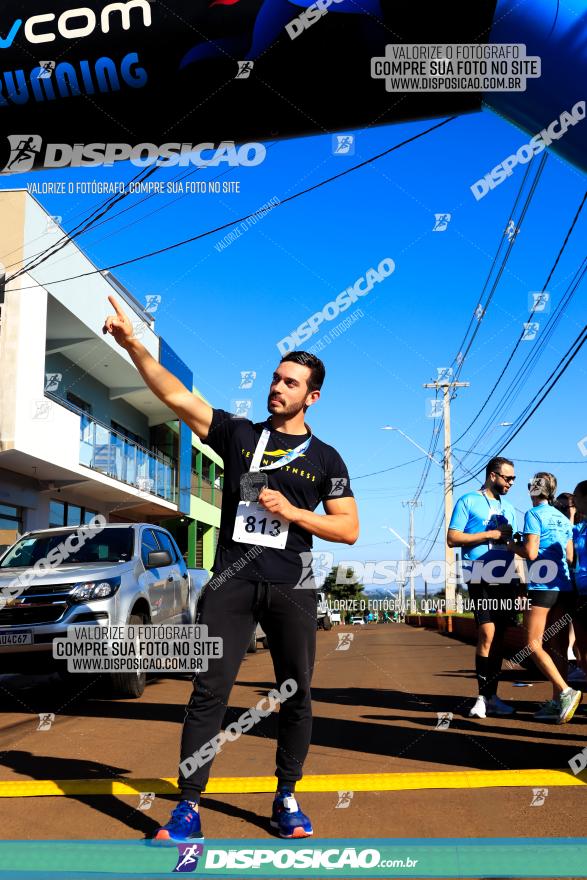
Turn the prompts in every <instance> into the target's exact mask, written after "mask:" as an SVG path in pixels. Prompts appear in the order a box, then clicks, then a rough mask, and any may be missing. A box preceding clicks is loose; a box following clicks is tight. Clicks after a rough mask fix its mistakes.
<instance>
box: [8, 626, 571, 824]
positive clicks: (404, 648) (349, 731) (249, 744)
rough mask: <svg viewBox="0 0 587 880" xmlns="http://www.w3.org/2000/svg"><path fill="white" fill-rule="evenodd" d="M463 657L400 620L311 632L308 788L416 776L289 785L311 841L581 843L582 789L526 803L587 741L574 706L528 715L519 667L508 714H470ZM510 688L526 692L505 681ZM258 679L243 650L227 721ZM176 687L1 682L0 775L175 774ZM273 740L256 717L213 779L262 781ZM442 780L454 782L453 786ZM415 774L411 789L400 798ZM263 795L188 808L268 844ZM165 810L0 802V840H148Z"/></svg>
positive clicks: (166, 806)
mask: <svg viewBox="0 0 587 880" xmlns="http://www.w3.org/2000/svg"><path fill="white" fill-rule="evenodd" d="M343 632H352V635H353V639H352V641H351V642H350V646H349V647H348V649H347V650H337V646H338V645H339V637H340V634H341V633H343ZM473 653H474V649H473V648H472V647H470V646H468V645H464V644H461V643H460V642H457V641H455V640H453V639H451V638H448V637H446V636H442V635H439V634H437V633H434V632H430V631H426V630H417V629H413V628H411V627H408V626H403V625H401V624H387V625H371V626H364V627H353V628H351V627H346V628H338V629H334V630H332V631H330V632H322V631H320V632H318V651H317V664H316V670H315V675H314V682H313V699H314V729H313V740H312V747H311V750H310V755H309V758H308V761H307V763H306V768H305V771H306V776H307V778H309V779H311V778H312V777H314V776H315V775H318V774H327V775H332V774H341V775H346V774H351V775H352V774H406V773H410V774H418V775H417V777H412V778H411V781H410V779H408V781H407V782H406V783H405V786H404V785H403V783H402V786H403V790H398V791H382V790H376V789H377V782H376V781H375V782H374V784H373V790H354V791H353V789H352V779H351V780H348V781H345V785H343V788H342V790H346V791H351V792H352V794H351V795H350V796H347V797H346V798H345V801H343V802H341V799H340V797H339V795H338V793H337V791H335V790H319V791H306V792H302V791H301V790H300V792H299V800H300V802H301V805H302V807H303V809H304V811H305V812H307V813H308V814H309V815H310V817H311V818H312V820H313V823H314V829H315V835H316V836H317V837H320V838H341V837H345V838H349V839H351V838H382V837H403V838H406V837H428V838H443V837H444V838H446V837H450V838H455V837H464V838H474V837H514V836H515V837H517V836H519V837H566V836H572V837H585V836H587V810H586V809H585V804H586V793H587V789H586V788H585V786H584V785H577V784H575V785H567V784H563V785H555V786H554V787H553V786H548V793H547V794H546V795H545V794H542V795H539V796H538V798H536V796H535V794H534V792H533V788H534V787H538V788H540V787H541V786H542V787H544V786H543V785H542V782H541V779H542V776H541V774H542V771H545V770H559V771H560V770H563V771H564V770H566V771H567V772H568V773H570V771H569V765H568V761H569V759H570V758H571V757H572V756H573V755H575V754H577V753H578V752H580V751H581V749H583V748H584V747H585V746H587V714H586V710H585V708H584V707H583V708H581V709H580V710H579V712H578V713H577V715H576V716H575V718H574V719H573V721H572V722H571V723H570V724H567V725H561V726H552V725H549V724H545V723H540V722H536V721H534V719H533V717H532V714H533V712H534V711H535V709H536V706H537V704H538V702H540V701H542V700H544V699H547V698H548V697H549V696H550V694H549V686H548V685H547V684H546V683H545V682H543V681H537V680H532V678H527V677H526V678H525V676H527V673H525V672H524V671H523V670H518V671H510V672H508V673H507V680H506V681H505V682H504V683H503V684H502V685H501V688H500V695H501V697H502V698H503V699H505V700H508V701H510V700H511V701H512V702H513V703H514V704H515V705H516V708H517V713H516V715H515V717H514V718H507V719H503V718H488V719H486V720H483V721H480V720H477V719H470V718H468V717H467V711H468V708H469V706H470V705H471V702H470V700H471V698H472V697H473V696H474V694H475V680H474V676H473V672H472V668H473ZM516 680H518V681H520V680H522V681H526V682H528V683H529V684H530V685H531V686H529V687H516V686H515V685H514V682H515V681H516ZM272 685H273V675H272V666H271V658H270V655H269V652H268V651H266V650H260V651H259V652H258V653H257V654H253V655H247V657H246V659H245V661H244V662H243V665H242V667H241V670H240V674H239V676H238V679H237V683H236V685H235V687H234V690H233V692H232V696H231V700H230V706H231V711H230V713H227V718H226V723H228V722H229V721H232V720H235V719H236V718H237V717H238V716H239V715H240V714H241V713H242V712H244V711H245V710H246V709H248V708H249V707H251V706H252V705H254V704H255V703H256V702H257V700H258V699H259V698H260V697H261V696H262V695H263V694H266V693H267V691H268V690H269V688H270V687H272ZM191 686H192V685H191V682H190V681H189V680H188V679H185V678H184V679H177V678H175V679H174V678H170V677H169V678H158V679H152V680H150V681H149V684H148V687H147V690H146V692H145V694H144V695H143V697H142V698H140V699H139V700H117V701H114V700H109V699H106V698H104V697H100V696H99V694H93V692H92V689H91V688H90V689H89V690H86V691H85V692H82V693H78V691H79V687H77V688H75V689H74V690H71V689H68V688H66V687H65V686H64V685H63V684H62V683H61V682H60V681H59V680H58V679H57V678H56V677H55V676H51V677H48V676H45V677H42V676H40V677H38V678H36V679H25V678H21V677H18V676H17V677H3V678H1V679H0V780H4V781H22V780H64V779H67V780H71V779H80V780H97V779H106V780H109V779H111V780H115V779H120V778H131V779H137V778H138V779H143V778H165V777H174V776H175V774H176V770H177V761H178V749H179V737H180V731H181V724H182V720H183V713H184V706H185V703H186V701H187V699H188V697H189V694H190V691H191ZM39 713H53V714H54V715H55V719H54V721H53V723H52V724H51V726H50V727H49V729H46V730H39V729H38V728H39ZM437 713H453V717H452V720H450V722H449V726H448V727H447V728H446V729H439V728H438V727H437V725H438V724H439V719H438V714H437ZM444 723H446V722H444ZM274 734H275V717H273V718H271V717H270V718H268V719H266V720H265V721H264V722H262V723H261V724H259V725H257V726H256V727H254V728H253V729H252V730H251V731H250V732H249V733H248V734H246V735H244V736H242V737H240V739H237V740H236V741H235V742H233V743H227V744H226V745H225V747H224V749H223V750H222V752H221V753H220V754H219V755H218V757H217V758H216V760H215V762H214V766H213V771H212V772H213V776H214V777H224V778H226V777H229V778H230V777H243V776H246V777H266V776H271V774H272V773H273V771H274V766H275V765H274V750H275V742H274ZM475 770H480V771H490V772H491V781H490V782H489V787H476V782H475V778H474V777H472V776H471V775H470V773H467V772H465V771H475ZM521 770H528V771H530V773H529V774H527V775H524V776H521V777H520V781H519V782H516V784H513V785H510V784H507V785H505V786H504V787H497V786H496V784H494V782H493V780H494V779H495V780H497V779H498V778H499V774H500V772H501V773H502V775H503V771H521ZM451 771H454V772H456V773H458V774H461V775H460V776H458V777H453V776H452V774H451ZM439 772H440V773H444V774H451V775H447V776H446V777H443V779H444V778H446V779H447V780H448V779H451V780H453V781H452V782H451V784H452V785H456V786H457V787H454V788H438V787H434V786H436V785H438V781H437V777H426V776H425V775H423V774H430V773H434V774H436V773H439ZM570 775H571V776H572V774H570ZM585 775H586V774H585V773H584V774H582V776H581V777H579V778H580V779H585ZM397 778H398V779H400V780H403V779H404V778H406V777H403V776H400V777H397ZM569 778H570V777H569ZM414 779H417V780H418V781H417V785H418V786H423V787H419V788H417V789H414V788H413V787H412V786H413V780H414ZM461 779H462V784H461V782H460V780H461ZM483 779H485V780H487V777H486V776H485V775H484V776H483ZM427 780H430V785H428V782H427ZM434 780H436V781H434ZM455 780H456V781H455ZM573 781H575V782H577V781H578V779H577V778H575V777H573ZM585 781H587V779H585ZM483 784H484V786H487V781H485V782H484V783H483ZM236 787H237V788H238V783H237V784H236ZM326 787H328V786H326ZM331 788H332V786H331ZM271 799H272V797H271V794H270V793H266V792H265V793H264V792H253V793H242V792H237V793H223V794H209V795H205V796H204V797H203V799H202V809H201V813H202V820H203V827H204V831H205V833H206V836H208V837H215V838H229V837H230V838H271V837H272V836H273V834H272V831H271V830H270V828H269V825H268V814H269V812H270V809H271ZM541 799H542V800H543V802H542V803H541V804H538V803H537V802H536V801H537V800H541ZM173 800H174V798H173V797H172V796H170V795H157V796H156V798H155V800H154V801H153V802H152V803H151V805H150V807H149V809H139V794H138V793H137V794H132V795H95V794H80V795H75V796H67V797H66V796H58V797H52V796H50V797H0V811H1V815H2V821H1V822H0V838H2V839H22V838H24V837H34V838H35V839H55V838H59V839H84V838H85V839H88V838H96V839H105V838H114V839H125V838H126V839H130V838H136V837H142V836H150V835H151V834H152V833H153V831H154V830H155V828H156V827H157V825H158V824H159V823H161V822H164V821H166V819H167V817H168V814H169V810H170V807H171V806H172V802H173ZM346 801H348V802H349V805H348V806H346V807H344V806H343V803H344V802H346ZM33 829H34V830H33Z"/></svg>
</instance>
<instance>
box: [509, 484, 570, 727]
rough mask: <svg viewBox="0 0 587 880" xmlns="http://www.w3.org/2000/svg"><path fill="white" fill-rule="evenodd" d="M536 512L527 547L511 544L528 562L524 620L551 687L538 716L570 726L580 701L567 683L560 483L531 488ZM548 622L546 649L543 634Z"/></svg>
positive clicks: (531, 513) (566, 548) (529, 518)
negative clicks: (558, 504) (557, 499)
mask: <svg viewBox="0 0 587 880" xmlns="http://www.w3.org/2000/svg"><path fill="white" fill-rule="evenodd" d="M528 491H529V492H530V497H531V498H532V508H531V509H530V510H528V511H527V512H526V516H525V519H524V541H523V543H521V544H513V545H512V546H513V548H514V552H515V553H517V554H518V556H522V557H523V558H524V559H527V560H528V561H529V562H530V563H531V564H530V566H529V568H528V599H529V610H528V611H527V612H526V614H525V624H526V629H527V633H528V645H529V646H530V647H531V648H532V651H533V657H534V661H535V662H536V665H537V666H538V667H539V668H540V669H541V670H542V672H543V673H544V674H545V675H546V676H547V678H548V679H549V680H550V681H551V683H552V699H551V700H548V701H547V702H546V703H545V704H544V705H543V706H542V707H541V708H540V709H539V710H538V712H537V713H536V714H535V715H534V717H535V718H536V719H538V720H540V721H556V722H557V723H558V724H564V723H565V722H566V721H570V720H571V718H572V717H573V715H574V714H575V710H576V709H577V707H578V706H579V704H580V702H581V698H582V694H581V691H575V690H573V689H572V688H570V687H568V685H567V683H566V680H565V679H566V674H567V665H568V662H567V647H568V644H569V630H568V625H569V622H570V619H571V618H570V615H569V611H571V610H572V605H573V599H574V592H573V584H572V582H571V578H570V575H569V563H570V562H572V559H573V540H572V526H571V523H570V521H569V520H568V519H567V517H566V516H564V514H562V513H561V512H560V511H558V510H557V509H556V508H555V507H553V506H552V502H553V501H554V498H555V496H556V477H554V476H553V474H549V473H547V472H545V471H540V472H539V473H537V474H535V475H534V477H533V478H532V481H531V482H530V483H528ZM547 618H548V633H547V639H548V647H549V652H547V651H546V650H545V647H544V641H545V640H544V634H545V629H546V623H547Z"/></svg>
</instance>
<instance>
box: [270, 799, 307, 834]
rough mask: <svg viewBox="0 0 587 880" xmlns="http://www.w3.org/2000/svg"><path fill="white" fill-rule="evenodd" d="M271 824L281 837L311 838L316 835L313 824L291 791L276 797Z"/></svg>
mask: <svg viewBox="0 0 587 880" xmlns="http://www.w3.org/2000/svg"><path fill="white" fill-rule="evenodd" d="M270 824H271V827H272V828H276V829H277V832H278V834H279V836H280V837H286V838H291V837H311V836H312V834H313V833H314V831H313V829H312V823H311V822H310V820H309V819H308V817H307V816H306V815H305V813H302V811H301V810H300V808H299V806H298V802H297V801H296V799H295V797H294V796H293V794H292V793H291V792H289V791H284V792H283V794H276V795H275V800H274V801H273V813H272V814H271V820H270Z"/></svg>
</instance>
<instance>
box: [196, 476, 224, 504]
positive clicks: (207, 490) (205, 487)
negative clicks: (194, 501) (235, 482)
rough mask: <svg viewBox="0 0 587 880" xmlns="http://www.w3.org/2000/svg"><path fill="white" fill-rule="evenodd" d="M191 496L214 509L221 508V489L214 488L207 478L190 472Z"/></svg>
mask: <svg viewBox="0 0 587 880" xmlns="http://www.w3.org/2000/svg"><path fill="white" fill-rule="evenodd" d="M192 495H195V496H196V498H201V499H202V501H205V502H206V503H207V504H213V505H214V507H222V489H220V488H219V487H218V486H215V485H214V484H213V483H212V482H211V481H210V480H209V479H208V478H207V477H204V476H200V475H199V474H198V473H197V471H192Z"/></svg>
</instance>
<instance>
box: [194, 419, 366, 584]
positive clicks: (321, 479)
mask: <svg viewBox="0 0 587 880" xmlns="http://www.w3.org/2000/svg"><path fill="white" fill-rule="evenodd" d="M265 427H267V423H266V422H257V423H255V424H254V423H253V422H251V421H250V420H249V419H243V418H237V417H235V415H234V414H233V413H229V412H227V411H226V410H223V409H215V410H213V415H212V424H211V425H210V431H209V433H208V437H207V438H206V440H205V441H204V442H205V443H206V444H207V445H208V446H210V448H211V449H213V450H214V452H216V453H217V454H218V455H219V456H221V458H222V459H223V461H224V487H223V494H222V512H221V517H220V533H219V536H218V546H217V548H216V556H215V559H214V565H213V571H214V576H215V577H218V576H221V575H222V573H223V572H226V571H227V570H228V569H230V567H231V566H233V568H232V569H231V571H234V576H235V577H241V578H246V579H247V580H267V581H272V582H274V583H298V582H299V581H300V578H301V576H302V574H303V570H304V567H305V566H307V565H308V563H307V561H306V560H308V559H309V558H311V556H310V551H311V548H312V535H311V534H310V533H309V532H308V531H306V529H303V528H301V527H300V526H298V525H297V524H296V523H292V522H290V523H289V532H288V536H287V543H286V546H285V547H284V548H283V549H282V550H276V549H273V548H269V547H262V548H261V547H256V549H257V550H258V551H260V552H259V553H258V555H255V554H254V553H253V554H249V558H248V559H247V560H245V558H244V557H245V555H246V554H247V551H249V550H251V549H252V548H253V546H254V545H252V544H245V543H242V542H240V541H233V540H232V533H233V530H234V523H235V519H236V511H237V507H238V503H239V501H240V477H241V474H243V473H246V472H247V471H248V470H249V468H250V466H251V460H252V458H253V454H254V452H255V449H256V447H257V443H258V441H259V438H260V436H261V433H262V431H263V428H265ZM269 427H270V425H269ZM308 437H309V434H308V433H305V434H284V433H283V432H282V431H275V430H271V435H270V437H269V440H268V442H267V446H266V449H265V452H264V453H263V456H262V458H261V467H265V466H266V465H269V464H272V463H274V462H275V461H277V460H278V459H279V458H281V457H282V456H283V455H285V453H286V452H288V451H289V450H291V449H295V448H296V447H297V446H299V445H300V444H302V443H303V442H304V441H305V440H306V439H307V438H308ZM265 473H266V475H267V478H268V488H269V489H276V490H277V491H278V492H281V493H282V494H283V495H284V496H285V498H287V500H288V501H290V502H291V503H292V504H293V505H294V506H295V507H300V508H303V509H304V510H311V511H313V510H315V509H316V508H317V507H318V505H319V504H320V502H322V501H326V500H327V499H329V498H352V497H353V493H352V490H351V487H350V479H349V474H348V470H347V467H346V465H345V463H344V461H343V460H342V458H341V457H340V455H339V454H338V452H337V451H336V449H334V448H333V447H332V446H328V444H327V443H323V442H322V440H319V439H318V438H317V437H316V436H315V435H312V440H311V441H310V445H309V447H308V448H307V449H306V451H305V452H304V453H302V455H300V456H298V457H297V458H295V459H294V460H293V461H291V462H290V463H289V464H287V465H283V466H282V467H280V468H275V470H270V471H265ZM300 554H302V555H300ZM235 562H236V563H237V564H236V566H234V563H235ZM237 572H238V574H237Z"/></svg>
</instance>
